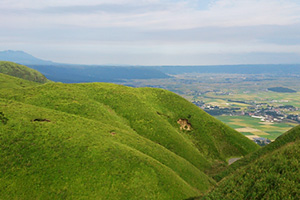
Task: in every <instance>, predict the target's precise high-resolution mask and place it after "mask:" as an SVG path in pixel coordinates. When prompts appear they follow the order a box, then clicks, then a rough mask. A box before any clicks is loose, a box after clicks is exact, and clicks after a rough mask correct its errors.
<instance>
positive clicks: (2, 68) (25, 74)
mask: <svg viewBox="0 0 300 200" xmlns="http://www.w3.org/2000/svg"><path fill="white" fill-rule="evenodd" d="M0 73H3V74H7V75H10V76H14V77H18V78H22V79H25V80H29V81H34V82H38V83H46V82H48V79H47V78H46V77H45V76H44V75H43V74H41V73H40V72H38V71H36V70H34V69H31V68H28V67H26V66H24V65H19V64H16V63H13V62H6V61H0Z"/></svg>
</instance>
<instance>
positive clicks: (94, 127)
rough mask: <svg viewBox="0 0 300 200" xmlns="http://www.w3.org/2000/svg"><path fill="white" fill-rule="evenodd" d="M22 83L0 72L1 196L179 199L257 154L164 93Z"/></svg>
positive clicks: (229, 131)
mask: <svg viewBox="0 0 300 200" xmlns="http://www.w3.org/2000/svg"><path fill="white" fill-rule="evenodd" d="M22 81H23V80H22ZM22 81H21V79H17V78H13V77H9V76H7V75H4V74H0V83H1V84H2V83H5V82H11V84H3V85H1V87H0V112H1V113H2V114H1V116H0V117H2V118H3V119H4V120H0V154H1V155H0V157H1V159H0V162H1V163H0V170H1V172H2V173H1V174H0V191H3V192H1V193H0V199H1V198H2V199H7V198H9V199H14V198H21V199H32V198H42V199H73V198H92V199H97V198H98V199H101V198H102V199H184V198H189V197H191V196H198V195H200V194H201V193H203V192H205V191H207V190H208V189H209V188H210V187H211V186H212V185H214V184H215V182H214V181H213V180H212V179H211V178H209V177H208V176H207V175H206V174H205V173H204V172H203V171H209V170H211V168H212V166H214V164H215V163H223V164H225V160H226V158H228V157H231V156H242V155H245V154H247V153H249V152H251V151H254V150H256V149H257V148H258V146H257V145H255V144H253V143H252V142H251V141H249V140H248V139H246V138H244V136H242V135H241V134H239V133H237V132H236V131H234V130H233V129H231V128H229V127H227V126H225V125H224V124H223V123H221V122H219V121H217V120H215V119H214V118H212V117H211V116H209V115H207V114H206V113H205V112H203V111H202V110H200V109H199V108H197V107H196V106H194V105H192V104H191V103H189V102H188V101H186V100H185V99H183V98H181V97H179V96H177V95H175V94H173V93H171V92H168V91H164V90H160V89H150V88H139V89H134V88H130V87H125V86H119V85H114V84H103V83H90V84H62V83H46V84H42V85H40V84H36V83H32V84H31V83H30V82H26V81H25V82H26V85H24V84H23V82H22ZM20 83H22V84H20ZM180 118H182V119H188V120H189V122H190V123H191V124H192V131H181V130H180V129H179V126H180V125H179V124H177V120H178V119H180ZM1 122H2V123H1ZM4 122H5V123H4Z"/></svg>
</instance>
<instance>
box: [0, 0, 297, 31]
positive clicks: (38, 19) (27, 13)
mask: <svg viewBox="0 0 300 200" xmlns="http://www.w3.org/2000/svg"><path fill="white" fill-rule="evenodd" d="M0 5H1V8H2V9H1V10H6V12H5V14H2V16H1V14H0V16H1V18H4V19H7V20H2V21H1V22H0V24H1V25H2V26H3V25H6V26H9V24H12V23H13V24H15V25H24V26H27V27H32V26H39V25H43V24H49V25H70V26H83V27H119V26H123V27H124V26H127V27H140V28H145V29H188V28H196V27H205V26H225V27H226V26H227V27H228V26H255V25H288V24H293V23H297V22H299V20H300V5H298V4H296V3H294V2H293V1H289V0H286V1H282V0H218V1H211V3H210V6H209V7H208V9H206V10H202V9H198V8H195V7H196V6H195V5H197V1H195V0H190V1H175V2H172V1H159V0H144V1H141V0H116V1H113V3H112V2H111V1H108V0H102V1H96V0H90V1H82V0H64V1H59V0H46V1H39V0H23V1H16V0H9V1H7V0H4V1H2V2H1V4H0ZM101 5H102V7H101ZM108 5H109V6H110V8H109V10H107V6H108ZM97 6H98V8H99V10H98V12H96V11H97ZM103 6H106V9H104V7H103ZM70 8H72V9H70ZM136 8H139V9H136ZM55 9H56V10H55ZM80 9H82V10H85V12H81V13H80V12H76V11H77V10H80ZM113 9H115V10H116V11H115V12H112V10H113ZM122 9H123V10H127V12H122V11H121V10H122ZM89 10H90V13H89ZM136 10H139V12H136ZM7 11H11V13H8V12H7ZM18 11H19V12H18ZM130 11H131V12H130ZM5 21H6V22H5Z"/></svg>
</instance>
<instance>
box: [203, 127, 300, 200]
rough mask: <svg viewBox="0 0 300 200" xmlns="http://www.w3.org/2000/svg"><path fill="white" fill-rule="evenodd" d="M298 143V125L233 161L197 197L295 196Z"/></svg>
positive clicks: (299, 158) (297, 192) (298, 194)
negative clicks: (209, 188) (210, 187)
mask: <svg viewBox="0 0 300 200" xmlns="http://www.w3.org/2000/svg"><path fill="white" fill-rule="evenodd" d="M299 147H300V126H298V127H296V128H293V129H292V130H291V131H289V132H287V133H286V134H284V135H282V136H281V137H279V138H278V139H277V140H276V141H275V142H274V143H272V144H270V145H268V146H266V147H264V148H262V149H260V150H259V151H257V152H255V153H253V154H252V155H251V156H250V157H248V158H247V159H244V160H242V162H237V163H239V164H237V165H236V167H237V166H239V168H238V169H237V168H236V167H234V168H235V170H236V171H235V172H234V173H232V174H231V175H229V176H227V177H225V178H224V179H223V180H222V181H221V182H220V183H219V184H218V187H216V188H215V189H214V190H212V191H211V192H209V193H208V194H207V195H206V196H205V197H202V198H200V199H299V198H300V185H299V181H300V176H299V174H300V170H299V169H300V162H299V161H300V148H299ZM246 162H248V164H247V165H245V163H246Z"/></svg>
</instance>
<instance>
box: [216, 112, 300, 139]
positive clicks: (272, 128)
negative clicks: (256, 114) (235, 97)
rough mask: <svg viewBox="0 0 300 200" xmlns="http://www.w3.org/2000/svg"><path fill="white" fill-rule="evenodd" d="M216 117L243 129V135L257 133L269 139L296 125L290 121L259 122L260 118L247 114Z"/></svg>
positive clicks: (235, 127)
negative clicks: (287, 122)
mask: <svg viewBox="0 0 300 200" xmlns="http://www.w3.org/2000/svg"><path fill="white" fill-rule="evenodd" d="M216 118H217V119H219V120H220V121H222V122H224V123H226V124H227V125H229V126H230V127H232V128H234V129H236V130H244V131H240V132H242V133H243V134H244V135H248V134H247V133H250V134H249V135H251V136H253V135H257V136H258V137H264V138H268V139H270V140H274V139H276V138H277V137H278V136H280V135H281V134H282V133H284V132H286V131H288V130H290V129H291V128H293V127H294V126H296V125H297V124H292V123H291V124H283V123H264V122H261V120H260V119H256V118H252V117H249V116H217V117H216ZM247 129H248V130H247ZM251 130H252V131H251Z"/></svg>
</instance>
